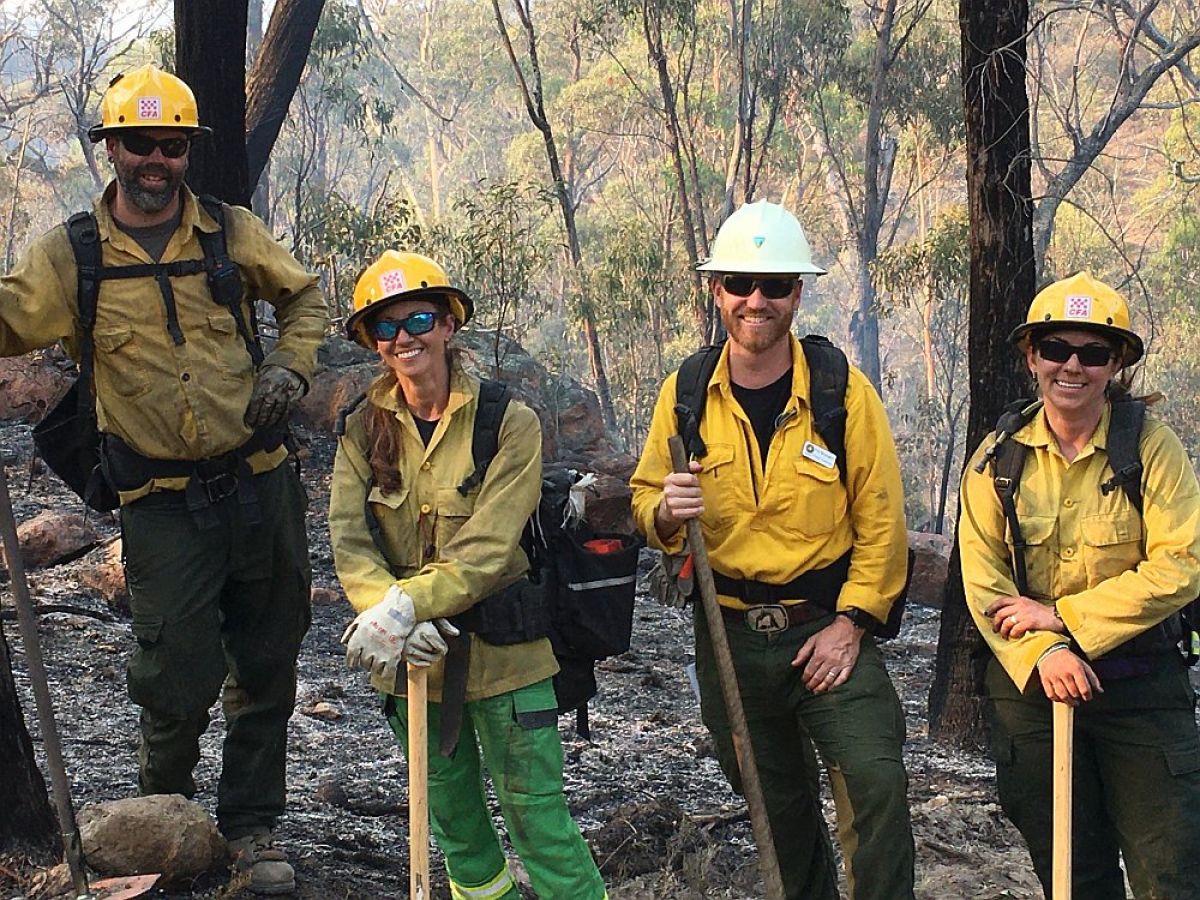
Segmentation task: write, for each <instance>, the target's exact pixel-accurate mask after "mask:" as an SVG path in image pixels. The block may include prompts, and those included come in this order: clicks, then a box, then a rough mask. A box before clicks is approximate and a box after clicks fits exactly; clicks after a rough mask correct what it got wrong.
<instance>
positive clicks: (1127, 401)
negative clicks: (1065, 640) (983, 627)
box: [975, 393, 1200, 666]
mask: <svg viewBox="0 0 1200 900" xmlns="http://www.w3.org/2000/svg"><path fill="white" fill-rule="evenodd" d="M1041 408H1042V404H1041V401H1030V400H1017V401H1015V402H1013V403H1010V404H1009V405H1008V406H1007V407H1005V410H1004V412H1003V413H1002V414H1001V416H1000V418H999V419H998V420H997V421H996V429H995V434H996V436H997V437H996V441H995V442H994V443H993V444H992V446H990V447H989V448H988V449H987V450H986V451H985V452H984V456H983V458H982V459H981V460H980V461H979V463H977V464H976V467H975V469H976V471H977V472H980V473H982V472H983V470H984V468H985V467H986V466H987V464H988V462H989V461H990V462H991V464H992V484H993V485H994V487H995V489H996V495H997V497H999V499H1000V506H1001V508H1002V509H1003V510H1004V518H1005V521H1006V522H1007V523H1008V528H1009V531H1010V532H1011V534H1012V539H1013V551H1012V560H1011V565H1012V572H1013V582H1014V583H1015V584H1016V586H1017V590H1018V591H1020V592H1021V594H1022V595H1024V596H1029V577H1028V574H1027V571H1026V567H1025V548H1026V547H1027V546H1028V544H1027V543H1026V542H1025V539H1024V536H1023V535H1022V532H1021V522H1020V519H1019V518H1018V517H1017V491H1018V490H1019V489H1020V487H1021V472H1022V471H1023V470H1024V468H1025V459H1026V457H1027V456H1028V455H1029V448H1028V447H1027V446H1026V445H1025V444H1022V443H1020V442H1019V441H1014V440H1010V438H1011V437H1012V436H1013V435H1014V434H1016V433H1017V432H1018V431H1020V430H1021V429H1022V428H1024V427H1025V426H1026V425H1027V424H1029V422H1031V421H1032V420H1033V418H1034V416H1036V415H1037V414H1038V412H1039V411H1040V410H1041ZM1145 420H1146V404H1145V402H1144V401H1142V400H1137V399H1134V398H1132V397H1130V396H1129V395H1128V394H1124V393H1122V394H1118V395H1116V396H1114V397H1113V398H1112V414H1111V417H1110V419H1109V426H1108V446H1107V448H1106V453H1107V455H1108V465H1109V468H1110V469H1111V470H1112V473H1113V474H1112V477H1111V478H1109V479H1108V480H1107V481H1105V482H1104V483H1103V484H1101V485H1100V492H1101V493H1102V494H1105V495H1108V494H1111V493H1112V492H1113V491H1115V490H1117V489H1118V488H1120V489H1121V490H1123V491H1124V492H1125V495H1126V496H1127V497H1128V498H1129V502H1130V503H1132V504H1133V508H1134V509H1136V510H1137V511H1138V515H1141V514H1142V472H1143V466H1142V459H1141V454H1140V452H1139V445H1140V444H1141V437H1142V425H1143V424H1144V423H1145ZM1171 646H1180V647H1181V651H1182V653H1183V656H1184V659H1185V661H1186V662H1187V664H1188V665H1189V666H1193V665H1195V664H1196V662H1197V661H1200V600H1193V601H1192V602H1191V603H1189V604H1188V605H1187V606H1185V607H1184V608H1183V609H1182V610H1181V611H1180V612H1179V613H1177V614H1176V615H1173V616H1170V617H1168V618H1167V619H1166V620H1164V621H1163V622H1160V623H1159V624H1157V625H1155V626H1154V627H1153V628H1150V629H1148V630H1147V631H1145V632H1144V633H1142V634H1140V635H1138V636H1137V637H1135V638H1133V639H1132V640H1129V641H1126V642H1125V643H1124V644H1122V645H1121V646H1120V647H1117V648H1116V649H1114V650H1112V651H1110V652H1109V653H1108V654H1106V655H1107V656H1129V655H1143V654H1151V653H1155V652H1161V651H1162V650H1163V649H1166V648H1167V647H1171Z"/></svg>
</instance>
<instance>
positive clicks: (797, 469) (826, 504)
mask: <svg viewBox="0 0 1200 900" xmlns="http://www.w3.org/2000/svg"><path fill="white" fill-rule="evenodd" d="M792 467H793V471H794V473H795V477H796V481H795V492H794V495H793V497H792V513H791V516H790V517H789V518H790V521H791V524H792V527H793V528H795V529H796V530H797V531H798V532H800V534H802V535H804V536H805V537H820V536H821V535H826V534H829V532H831V531H833V529H834V528H835V527H837V524H838V523H839V522H840V521H842V519H844V518H846V509H847V506H846V490H845V488H844V487H842V479H841V475H840V474H839V473H838V467H837V465H836V464H835V465H833V466H828V467H827V466H823V465H821V464H820V463H819V462H817V461H816V460H812V459H809V458H808V457H806V456H800V457H797V458H796V459H795V460H794V461H793V463H792Z"/></svg>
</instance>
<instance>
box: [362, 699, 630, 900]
mask: <svg viewBox="0 0 1200 900" xmlns="http://www.w3.org/2000/svg"><path fill="white" fill-rule="evenodd" d="M557 706H558V704H557V701H556V700H555V697H554V685H553V683H552V682H551V680H550V679H545V680H543V681H539V682H537V683H536V684H531V685H529V686H528V687H523V688H518V689H517V690H515V691H510V692H508V693H506V694H500V695H499V696H496V697H488V698H487V699H485V700H475V701H472V702H469V703H467V704H466V706H465V708H464V709H463V717H462V730H461V732H460V733H459V737H458V746H457V747H456V748H455V750H454V753H453V754H452V755H451V756H450V758H449V759H447V758H446V757H444V756H441V755H440V754H439V753H438V743H439V741H440V736H441V704H439V703H430V704H429V812H430V818H431V826H432V831H433V835H434V837H435V838H436V839H437V842H438V846H439V847H440V848H441V850H442V853H443V854H444V855H445V857H446V868H447V869H448V870H449V873H450V882H451V892H452V894H453V896H454V897H455V898H456V900H466V898H477V897H478V898H484V897H486V898H487V900H501V898H503V900H510V898H513V900H515V898H519V897H520V896H521V895H520V892H519V891H518V890H517V887H516V885H515V884H513V883H512V881H511V880H510V879H509V878H508V869H507V863H506V862H505V860H504V852H503V851H502V850H501V848H500V839H499V837H498V836H497V834H496V829H495V826H494V825H493V824H492V817H491V814H490V813H489V812H488V808H487V802H486V800H485V799H484V790H483V775H482V771H481V769H480V750H482V751H483V760H484V762H486V764H487V768H488V771H489V772H490V773H491V776H492V783H493V784H494V785H495V788H496V798H497V800H499V801H500V812H501V814H502V815H503V816H504V823H505V825H506V826H507V827H508V837H509V840H511V841H512V845H513V849H515V850H516V851H517V855H518V856H519V857H520V858H521V862H523V863H524V864H525V871H526V872H528V873H529V880H530V882H531V883H532V884H533V889H534V891H535V892H536V893H537V895H538V897H540V898H542V900H601V898H603V897H605V896H606V894H605V890H604V881H603V879H601V877H600V872H599V871H598V870H597V869H596V863H595V861H593V859H592V854H591V851H590V850H589V849H588V846H587V843H586V842H585V841H584V839H583V836H582V835H581V834H580V833H579V826H577V825H576V824H575V822H574V821H573V820H572V819H571V813H570V811H569V810H568V809H567V801H566V797H565V796H564V794H563V755H562V742H561V740H560V739H559V736H558V714H557V712H556V709H557ZM385 711H386V712H387V717H388V723H389V724H390V725H391V727H392V731H393V732H395V734H396V737H398V738H399V739H400V743H401V746H403V748H404V752H405V754H407V753H408V707H407V705H406V701H405V699H404V698H403V697H388V698H387V700H386V706H385ZM505 885H507V890H506V889H505Z"/></svg>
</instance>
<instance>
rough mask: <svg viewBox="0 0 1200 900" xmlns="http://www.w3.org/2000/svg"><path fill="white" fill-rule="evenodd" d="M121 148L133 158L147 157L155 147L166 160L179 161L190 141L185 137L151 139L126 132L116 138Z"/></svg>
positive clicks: (186, 150)
mask: <svg viewBox="0 0 1200 900" xmlns="http://www.w3.org/2000/svg"><path fill="white" fill-rule="evenodd" d="M118 137H119V140H120V141H121V146H122V147H124V148H125V149H126V150H128V151H129V152H130V153H132V154H133V155H134V156H149V155H150V154H151V153H153V152H154V148H155V147H157V148H158V149H159V150H161V151H162V155H163V156H165V157H166V158H167V159H179V158H180V157H181V156H184V155H186V154H187V152H188V148H190V147H191V146H192V139H191V138H186V137H169V138H162V139H161V140H160V139H158V138H152V137H150V135H148V134H139V133H138V132H136V131H130V132H126V133H125V134H121V135H119V136H118Z"/></svg>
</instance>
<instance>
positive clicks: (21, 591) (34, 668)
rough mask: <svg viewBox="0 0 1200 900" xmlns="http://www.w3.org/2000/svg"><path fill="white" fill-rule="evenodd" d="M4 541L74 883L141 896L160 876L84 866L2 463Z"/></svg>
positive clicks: (119, 898)
mask: <svg viewBox="0 0 1200 900" xmlns="http://www.w3.org/2000/svg"><path fill="white" fill-rule="evenodd" d="M0 540H3V543H4V559H5V562H6V563H7V565H8V575H9V581H10V584H11V586H12V595H13V601H14V603H15V604H16V607H17V625H18V627H19V628H20V631H21V640H22V641H23V642H24V645H25V661H26V665H28V667H29V682H30V684H32V685H33V697H34V700H35V701H36V703H37V714H38V723H39V725H40V726H41V729H42V743H43V745H44V746H45V749H46V766H47V768H49V770H50V785H51V788H52V792H53V794H54V806H55V811H56V812H57V813H58V825H59V829H60V831H61V832H62V841H63V853H64V855H65V856H66V858H67V868H68V869H69V870H70V872H71V884H72V885H73V886H74V888H75V894H76V896H77V897H79V898H89V900H129V898H132V897H140V896H141V895H142V894H144V893H146V892H147V891H149V890H150V888H151V887H153V886H154V883H155V882H156V881H158V879H159V877H160V875H158V874H153V875H133V876H129V877H118V878H106V879H104V880H103V881H97V882H95V883H94V884H91V885H89V884H88V878H87V872H86V871H85V870H84V865H83V848H82V846H81V844H80V840H79V828H78V826H77V825H76V824H75V810H74V808H73V807H72V805H71V786H70V783H69V782H68V781H67V769H66V766H64V765H63V758H62V744H61V743H60V742H59V739H58V726H57V725H56V724H55V721H54V704H53V703H52V702H51V701H50V685H49V682H48V681H47V680H46V667H45V665H44V664H43V662H42V645H41V642H40V640H39V639H38V632H37V620H36V618H35V617H34V614H33V601H32V600H30V598H29V582H28V581H27V580H26V578H25V562H24V560H23V559H22V558H21V545H20V543H19V542H18V540H17V521H16V518H15V516H14V515H13V509H12V498H11V497H10V496H9V492H8V472H7V471H6V470H5V468H4V465H3V464H2V463H0Z"/></svg>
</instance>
